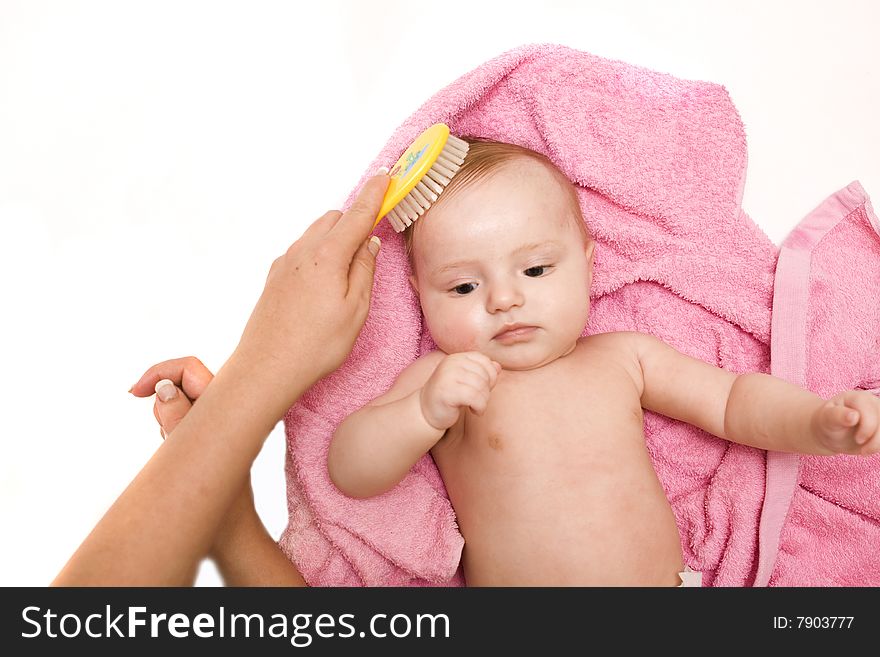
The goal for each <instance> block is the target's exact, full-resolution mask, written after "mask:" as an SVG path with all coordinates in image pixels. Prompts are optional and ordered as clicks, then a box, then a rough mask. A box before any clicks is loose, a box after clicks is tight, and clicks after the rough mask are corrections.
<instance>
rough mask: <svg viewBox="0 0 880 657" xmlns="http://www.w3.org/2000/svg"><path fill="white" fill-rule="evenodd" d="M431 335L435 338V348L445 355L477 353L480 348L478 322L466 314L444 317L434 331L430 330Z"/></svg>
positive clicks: (455, 313)
mask: <svg viewBox="0 0 880 657" xmlns="http://www.w3.org/2000/svg"><path fill="white" fill-rule="evenodd" d="M431 334H432V335H433V336H435V337H434V341H435V342H437V346H438V347H440V348H441V349H443V351H445V352H446V353H458V352H462V351H479V348H480V339H479V338H480V328H479V322H477V321H475V320H474V318H473V317H472V316H471V315H470V313H467V312H461V311H458V312H454V313H448V314H446V315H444V317H443V318H442V319H441V321H439V322H438V323H437V326H436V329H435V328H432V329H431ZM438 335H439V336H441V339H440V340H438V339H437V337H436V336H438ZM441 342H442V344H441Z"/></svg>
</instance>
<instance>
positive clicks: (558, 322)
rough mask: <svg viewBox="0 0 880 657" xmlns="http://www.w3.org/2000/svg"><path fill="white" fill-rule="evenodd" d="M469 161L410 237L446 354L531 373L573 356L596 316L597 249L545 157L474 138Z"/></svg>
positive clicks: (569, 190) (418, 285) (571, 193)
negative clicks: (477, 355) (479, 357)
mask: <svg viewBox="0 0 880 657" xmlns="http://www.w3.org/2000/svg"><path fill="white" fill-rule="evenodd" d="M467 141H468V142H469V143H470V144H471V146H470V150H469V151H468V154H467V157H466V158H465V163H464V165H463V166H462V168H461V169H459V171H458V172H457V173H456V174H455V176H454V177H453V178H452V181H451V182H450V184H449V185H448V186H447V187H446V189H445V190H444V191H443V194H442V195H441V196H440V198H439V199H438V200H437V201H436V202H435V203H434V204H433V205H432V206H431V208H430V209H429V210H428V211H427V212H426V213H425V214H424V215H422V217H421V218H419V219H418V220H417V221H416V222H415V223H414V224H413V225H412V226H411V227H410V228H409V229H407V231H406V233H405V239H406V243H407V253H408V254H409V256H410V264H411V267H412V276H411V277H410V282H411V283H412V286H413V289H414V290H415V291H416V294H417V295H418V297H419V302H420V304H421V306H422V312H423V313H424V315H425V321H426V323H427V325H428V329H429V330H430V331H431V336H432V337H433V338H434V341H435V342H436V343H437V346H438V347H439V348H440V349H442V350H443V351H445V352H446V353H455V352H461V351H480V352H482V353H484V354H486V355H487V356H489V357H490V358H492V359H493V360H495V361H498V362H499V363H501V365H502V366H503V367H504V368H505V369H511V370H527V369H532V368H535V367H540V366H542V365H546V364H547V363H549V362H551V361H553V360H555V359H557V358H559V357H560V356H563V355H565V354H567V353H569V352H570V351H571V350H572V349H573V348H574V346H575V344H576V342H577V339H578V338H579V337H580V335H581V333H582V332H583V330H584V326H585V325H586V323H587V317H588V316H589V311H590V282H591V278H592V255H593V242H592V240H591V239H590V237H589V234H588V233H587V230H586V226H585V225H584V220H583V216H582V214H581V209H580V205H579V203H578V200H577V195H576V194H575V190H574V187H573V185H572V183H571V182H570V181H569V180H568V178H567V177H566V176H565V175H564V174H563V173H562V172H561V171H559V169H557V168H556V166H555V165H554V164H553V163H552V162H551V161H550V160H549V159H547V158H546V157H544V156H543V155H541V154H540V153H536V152H534V151H531V150H529V149H526V148H522V147H520V146H515V145H512V144H505V143H500V142H487V141H477V140H467Z"/></svg>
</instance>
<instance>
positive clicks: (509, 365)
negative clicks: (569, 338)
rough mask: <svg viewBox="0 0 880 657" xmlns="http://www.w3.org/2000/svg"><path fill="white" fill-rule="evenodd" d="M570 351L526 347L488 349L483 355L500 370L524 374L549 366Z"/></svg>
mask: <svg viewBox="0 0 880 657" xmlns="http://www.w3.org/2000/svg"><path fill="white" fill-rule="evenodd" d="M570 351H571V349H568V348H566V349H563V350H555V351H549V350H547V349H535V348H534V347H532V348H527V347H526V345H516V346H511V347H501V348H490V349H488V350H487V351H486V352H485V353H486V355H487V356H489V358H491V359H492V360H494V361H495V362H497V363H499V364H500V365H501V367H502V369H505V370H508V371H511V372H525V371H528V370H535V369H538V368H539V367H544V366H545V365H549V364H550V363H552V362H553V361H555V360H557V359H559V358H561V357H562V356H565V355H566V354H568V353H569V352H570Z"/></svg>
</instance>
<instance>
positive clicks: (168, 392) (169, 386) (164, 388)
mask: <svg viewBox="0 0 880 657" xmlns="http://www.w3.org/2000/svg"><path fill="white" fill-rule="evenodd" d="M156 396H157V397H158V398H159V399H160V400H161V401H163V402H167V401H171V400H172V399H174V398H175V397H177V386H175V385H174V382H173V381H171V380H169V379H162V380H161V381H159V382H158V383H157V384H156Z"/></svg>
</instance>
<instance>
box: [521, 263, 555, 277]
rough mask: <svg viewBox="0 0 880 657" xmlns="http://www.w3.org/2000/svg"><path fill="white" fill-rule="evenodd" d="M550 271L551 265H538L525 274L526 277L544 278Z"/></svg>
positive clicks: (527, 270)
mask: <svg viewBox="0 0 880 657" xmlns="http://www.w3.org/2000/svg"><path fill="white" fill-rule="evenodd" d="M548 269H550V265H536V266H535V267H529V268H528V269H526V270H525V271H524V272H523V273H524V274H525V275H526V276H531V277H532V278H537V277H538V276H543V275H544V274H545V272H546V271H547V270H548Z"/></svg>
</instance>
